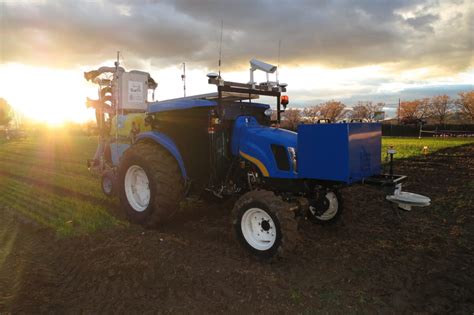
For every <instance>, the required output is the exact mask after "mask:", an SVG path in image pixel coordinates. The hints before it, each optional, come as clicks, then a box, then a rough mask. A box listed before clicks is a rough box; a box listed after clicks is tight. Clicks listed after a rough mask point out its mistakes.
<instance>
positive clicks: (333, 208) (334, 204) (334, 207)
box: [309, 191, 339, 221]
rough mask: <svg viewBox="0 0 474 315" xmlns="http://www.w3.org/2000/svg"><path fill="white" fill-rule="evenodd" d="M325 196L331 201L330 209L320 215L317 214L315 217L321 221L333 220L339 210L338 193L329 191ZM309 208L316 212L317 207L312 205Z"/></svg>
mask: <svg viewBox="0 0 474 315" xmlns="http://www.w3.org/2000/svg"><path fill="white" fill-rule="evenodd" d="M325 198H326V199H327V200H328V201H329V206H328V209H327V210H326V211H324V213H323V214H321V215H320V216H317V215H315V217H316V218H317V219H319V220H321V221H328V220H331V219H332V218H334V217H335V216H336V214H337V211H338V210H339V201H338V200H337V195H336V194H335V193H334V192H332V191H329V192H327V193H326V196H325ZM309 210H310V211H311V212H312V213H313V214H315V213H316V210H317V209H315V208H314V207H312V206H311V207H309Z"/></svg>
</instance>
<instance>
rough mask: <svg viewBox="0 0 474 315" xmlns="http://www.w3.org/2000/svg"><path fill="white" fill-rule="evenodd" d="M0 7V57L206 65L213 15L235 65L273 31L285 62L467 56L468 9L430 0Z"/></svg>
mask: <svg viewBox="0 0 474 315" xmlns="http://www.w3.org/2000/svg"><path fill="white" fill-rule="evenodd" d="M468 1H469V0H468ZM456 5H457V6H463V5H464V4H463V3H458V4H453V6H456ZM0 6H1V7H0V10H1V13H0V14H1V30H0V31H1V39H0V40H1V47H0V49H1V60H0V62H2V63H6V62H21V63H30V64H35V65H47V66H57V67H70V66H73V65H84V64H97V63H100V62H103V61H104V60H106V59H113V57H114V56H115V51H116V50H120V51H122V52H123V54H124V56H125V58H126V61H127V64H128V65H129V66H140V65H141V66H143V65H152V66H157V67H158V66H159V67H162V66H166V65H170V64H177V63H180V62H182V61H187V62H192V63H193V64H195V65H196V66H202V67H215V65H216V64H217V57H218V47H219V34H220V23H221V20H223V21H224V36H223V55H224V61H225V62H224V64H225V67H227V69H230V68H232V67H234V66H235V65H237V64H239V67H240V68H241V67H242V64H243V63H246V62H247V60H248V59H249V58H251V57H257V58H262V59H264V60H269V61H273V62H274V61H276V57H277V47H278V41H279V40H280V39H281V40H282V49H281V56H282V62H284V63H285V64H287V65H289V64H316V63H318V64H324V65H328V66H332V67H346V66H358V65H366V64H377V63H385V62H403V63H404V66H405V67H412V66H414V65H415V66H423V65H433V64H435V65H437V66H439V67H441V68H445V69H449V70H450V71H453V72H456V71H460V70H464V69H466V68H467V67H469V66H470V65H471V63H472V59H471V56H472V37H471V36H472V35H470V34H472V33H469V32H470V31H471V30H472V22H471V21H472V16H473V13H472V12H465V14H460V15H459V14H458V15H457V16H455V17H453V18H452V19H451V20H449V21H441V19H440V17H439V15H438V14H437V13H436V12H435V13H426V11H427V10H432V11H433V10H434V11H436V10H440V9H439V5H438V2H436V1H431V0H380V1H374V0H372V1H369V0H361V1H351V0H336V1H329V0H322V1H311V0H300V1H291V0H286V1H270V0H242V1H217V0H199V1H196V0H174V1H173V0H164V1H143V0H142V1H124V0H117V1H102V2H94V1H53V0H51V1H49V2H32V3H25V2H20V3H16V2H2V4H0ZM466 7H467V6H466ZM420 8H421V10H420ZM406 10H412V11H413V12H415V14H416V15H415V16H414V17H410V18H407V19H405V18H403V17H402V15H401V14H400V12H401V11H406ZM459 11H462V10H461V9H460V10H459ZM470 28H471V30H470ZM453 34H456V36H453Z"/></svg>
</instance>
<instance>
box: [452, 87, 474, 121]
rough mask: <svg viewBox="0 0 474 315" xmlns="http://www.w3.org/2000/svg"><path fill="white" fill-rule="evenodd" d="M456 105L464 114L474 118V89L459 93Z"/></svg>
mask: <svg viewBox="0 0 474 315" xmlns="http://www.w3.org/2000/svg"><path fill="white" fill-rule="evenodd" d="M456 105H457V106H458V107H459V109H460V110H461V113H462V114H463V116H465V117H467V118H468V119H470V120H474V90H472V91H469V92H461V93H459V99H457V100H456Z"/></svg>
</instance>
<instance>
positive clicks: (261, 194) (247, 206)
mask: <svg viewBox="0 0 474 315" xmlns="http://www.w3.org/2000/svg"><path fill="white" fill-rule="evenodd" d="M252 208H258V209H260V210H263V211H264V212H265V213H266V214H268V215H269V216H270V217H271V219H272V221H273V223H274V227H275V232H276V239H275V240H274V243H273V245H272V246H271V247H270V248H268V249H257V248H255V247H254V246H252V245H251V244H250V243H249V241H248V240H247V239H246V237H245V236H244V232H243V229H242V220H243V218H244V214H245V213H246V212H247V211H251V209H252ZM232 217H233V226H234V229H235V232H236V235H237V239H238V241H239V242H240V243H241V244H242V245H243V247H244V248H246V249H247V250H248V251H249V252H250V253H252V254H253V255H255V256H257V257H259V258H264V259H270V258H274V257H283V256H285V255H286V254H288V253H291V252H292V251H293V250H294V249H295V247H296V244H297V242H298V239H299V234H298V224H297V221H296V218H295V213H294V212H293V211H291V205H290V204H289V203H287V202H284V201H283V199H282V198H281V197H279V196H276V195H275V194H274V193H273V192H271V191H266V190H254V191H250V192H248V193H246V194H244V195H243V196H242V197H240V198H239V200H237V202H236V203H235V205H234V208H233V210H232ZM262 223H263V221H262ZM259 225H260V226H261V227H263V224H259ZM262 232H263V230H262ZM265 232H267V233H268V231H265Z"/></svg>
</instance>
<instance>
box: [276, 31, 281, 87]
mask: <svg viewBox="0 0 474 315" xmlns="http://www.w3.org/2000/svg"><path fill="white" fill-rule="evenodd" d="M280 50H281V39H280V40H278V64H277V70H276V81H277V84H278V83H280V81H278V71H279V70H280Z"/></svg>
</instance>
